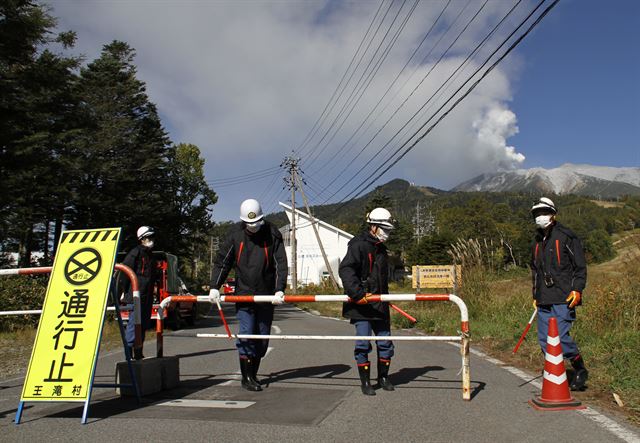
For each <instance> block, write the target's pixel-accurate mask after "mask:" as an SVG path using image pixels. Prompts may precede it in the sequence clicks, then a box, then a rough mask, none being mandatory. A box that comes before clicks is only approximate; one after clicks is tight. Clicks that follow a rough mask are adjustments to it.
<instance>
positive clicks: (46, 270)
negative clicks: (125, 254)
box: [0, 263, 142, 355]
mask: <svg viewBox="0 0 640 443" xmlns="http://www.w3.org/2000/svg"><path fill="white" fill-rule="evenodd" d="M114 268H115V269H117V270H118V271H121V272H124V274H125V275H126V276H127V277H128V278H129V280H130V281H131V292H132V293H133V317H134V322H135V341H134V345H133V348H134V349H133V351H134V355H142V315H141V312H140V287H139V285H138V277H136V273H135V272H133V270H132V269H131V268H130V267H128V266H126V265H123V264H121V263H116V265H115V266H114ZM52 270H53V267H52V266H42V267H38V268H16V269H0V277H1V276H5V275H34V274H50V273H51V271H52ZM114 309H115V308H114ZM41 313H42V309H31V310H24V311H0V315H28V314H41Z"/></svg>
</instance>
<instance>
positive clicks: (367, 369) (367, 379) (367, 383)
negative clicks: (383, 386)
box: [358, 362, 376, 395]
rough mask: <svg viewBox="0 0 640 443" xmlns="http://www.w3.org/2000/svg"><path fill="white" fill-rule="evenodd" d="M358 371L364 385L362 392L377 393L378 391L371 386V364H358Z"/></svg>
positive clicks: (367, 393) (365, 393)
mask: <svg viewBox="0 0 640 443" xmlns="http://www.w3.org/2000/svg"><path fill="white" fill-rule="evenodd" d="M358 373H359V374H360V383H362V386H360V388H361V389H362V393H363V394H364V395H376V391H375V390H374V389H373V386H371V365H370V364H369V362H366V363H365V364H362V365H358Z"/></svg>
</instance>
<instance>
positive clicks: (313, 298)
mask: <svg viewBox="0 0 640 443" xmlns="http://www.w3.org/2000/svg"><path fill="white" fill-rule="evenodd" d="M274 298H275V296H273V295H226V296H222V297H220V299H221V301H223V302H227V303H250V302H256V303H271V302H272V301H273V300H274ZM185 301H189V302H200V303H202V302H207V303H213V300H211V298H210V297H209V296H195V295H179V296H171V297H167V298H165V299H164V300H163V301H162V303H160V307H159V308H158V320H157V323H156V344H157V356H158V357H162V354H163V322H162V319H163V318H164V316H165V313H164V310H165V308H166V307H167V306H168V305H169V304H170V303H172V302H185ZM284 301H285V302H286V303H308V302H329V301H331V302H349V301H351V299H350V298H349V297H348V296H346V295H285V296H284ZM368 301H369V302H378V301H386V302H393V301H450V302H453V303H455V304H456V305H457V306H458V308H459V309H460V335H455V336H392V337H391V340H393V341H459V342H460V344H461V346H460V353H461V356H462V398H463V399H464V400H471V373H470V365H469V312H468V310H467V305H465V303H464V301H462V299H461V298H460V297H458V296H457V295H454V294H382V295H371V296H370V297H368ZM220 314H221V315H223V314H222V311H220ZM222 320H223V322H224V323H225V327H226V330H227V334H195V337H198V338H226V339H269V340H372V341H375V340H389V337H376V336H371V337H360V336H335V335H286V334H283V335H258V334H232V333H231V332H230V331H229V329H228V327H227V326H226V321H225V320H224V317H222Z"/></svg>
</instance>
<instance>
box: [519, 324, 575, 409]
mask: <svg viewBox="0 0 640 443" xmlns="http://www.w3.org/2000/svg"><path fill="white" fill-rule="evenodd" d="M529 404H530V405H531V406H533V407H534V408H536V409H540V410H545V411H562V410H566V409H584V408H585V406H582V403H581V402H579V401H578V400H576V399H574V398H573V397H571V394H570V392H569V383H567V373H566V372H565V369H564V359H563V356H562V346H561V345H560V336H559V334H558V322H557V321H556V319H555V317H551V318H550V319H549V332H548V334H547V352H546V354H545V360H544V379H543V380H542V395H541V396H540V397H537V398H533V399H531V400H529Z"/></svg>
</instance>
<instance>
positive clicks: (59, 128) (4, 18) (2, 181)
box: [0, 0, 78, 266]
mask: <svg viewBox="0 0 640 443" xmlns="http://www.w3.org/2000/svg"><path fill="white" fill-rule="evenodd" d="M55 24H56V22H55V19H54V18H53V17H51V16H50V15H49V14H48V13H47V12H46V10H45V9H44V8H43V7H42V6H40V5H38V4H36V3H35V2H31V1H24V0H22V1H21V0H15V1H10V2H3V3H2V4H1V5H0V210H1V211H2V214H3V217H2V219H1V221H2V222H1V223H0V238H2V239H4V241H3V243H4V245H3V247H4V248H8V249H13V248H15V249H17V250H18V252H19V253H20V260H19V261H20V263H19V264H20V265H21V266H28V265H30V259H31V251H32V250H33V249H39V250H44V251H45V252H47V251H48V243H49V238H48V235H43V231H44V233H46V234H48V226H49V221H50V220H52V219H53V218H54V216H55V214H54V213H53V212H52V210H51V209H52V208H54V207H64V205H65V204H64V201H65V200H66V199H67V198H68V196H69V194H68V192H67V189H66V188H65V184H64V181H63V180H62V177H64V175H65V173H66V172H67V170H66V168H65V166H66V164H65V162H64V161H63V160H62V159H63V158H65V157H66V156H65V155H64V151H65V149H66V148H65V146H66V142H67V141H68V139H69V138H70V137H72V136H73V135H72V134H73V133H74V131H75V129H77V120H78V118H77V106H76V105H77V97H76V96H75V93H74V83H75V74H74V69H75V68H76V67H77V66H78V60H77V59H74V58H69V57H64V56H61V55H58V54H54V53H53V52H51V51H49V50H47V49H45V50H44V51H42V50H41V47H42V46H43V45H46V44H48V43H50V42H52V41H57V42H60V43H62V44H63V45H64V46H65V47H68V46H71V45H73V43H74V40H75V34H74V33H73V32H66V33H60V34H57V35H56V36H54V37H52V35H53V33H52V29H53V28H54V27H55ZM38 237H39V238H38ZM36 241H38V242H39V243H40V246H38V245H36ZM45 258H47V257H45Z"/></svg>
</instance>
